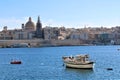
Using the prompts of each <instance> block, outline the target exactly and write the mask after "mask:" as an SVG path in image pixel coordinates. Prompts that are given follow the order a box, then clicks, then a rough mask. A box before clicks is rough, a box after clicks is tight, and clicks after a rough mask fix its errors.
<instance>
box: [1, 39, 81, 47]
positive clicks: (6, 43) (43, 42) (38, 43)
mask: <svg viewBox="0 0 120 80" xmlns="http://www.w3.org/2000/svg"><path fill="white" fill-rule="evenodd" d="M25 43H26V44H28V45H29V46H30V47H45V46H75V45H76V46H77V45H83V44H82V42H81V41H80V40H70V39H69V40H41V39H34V40H0V47H4V48H5V47H11V46H12V45H15V44H25Z"/></svg>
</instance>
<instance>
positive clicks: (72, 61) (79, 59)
mask: <svg viewBox="0 0 120 80" xmlns="http://www.w3.org/2000/svg"><path fill="white" fill-rule="evenodd" d="M62 59H63V61H64V64H65V66H66V67H69V68H77V69H92V68H93V66H94V62H93V61H90V60H89V56H88V55H76V56H74V57H73V56H67V57H62Z"/></svg>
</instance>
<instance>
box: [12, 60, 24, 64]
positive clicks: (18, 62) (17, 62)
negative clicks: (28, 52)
mask: <svg viewBox="0 0 120 80" xmlns="http://www.w3.org/2000/svg"><path fill="white" fill-rule="evenodd" d="M21 63H22V62H21V61H19V60H14V61H11V62H10V64H21Z"/></svg>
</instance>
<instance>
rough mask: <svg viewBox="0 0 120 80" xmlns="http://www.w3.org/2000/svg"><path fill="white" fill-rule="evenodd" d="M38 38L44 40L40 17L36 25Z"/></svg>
mask: <svg viewBox="0 0 120 80" xmlns="http://www.w3.org/2000/svg"><path fill="white" fill-rule="evenodd" d="M36 37H37V38H42V24H41V21H40V17H39V16H38V21H37V23H36Z"/></svg>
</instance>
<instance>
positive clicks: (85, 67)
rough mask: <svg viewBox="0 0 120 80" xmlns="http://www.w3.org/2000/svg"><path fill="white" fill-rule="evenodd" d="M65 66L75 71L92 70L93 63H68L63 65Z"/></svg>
mask: <svg viewBox="0 0 120 80" xmlns="http://www.w3.org/2000/svg"><path fill="white" fill-rule="evenodd" d="M65 65H66V67H68V68H76V69H92V68H93V63H90V64H70V63H65Z"/></svg>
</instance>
